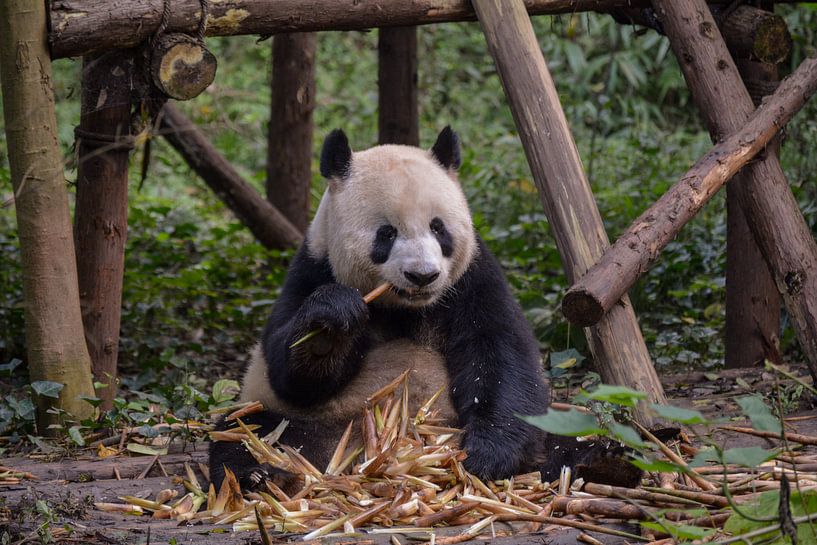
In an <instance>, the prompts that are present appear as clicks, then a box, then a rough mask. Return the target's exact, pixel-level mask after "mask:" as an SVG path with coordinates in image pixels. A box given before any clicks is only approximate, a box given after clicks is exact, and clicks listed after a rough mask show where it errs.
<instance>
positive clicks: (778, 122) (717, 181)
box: [562, 59, 817, 326]
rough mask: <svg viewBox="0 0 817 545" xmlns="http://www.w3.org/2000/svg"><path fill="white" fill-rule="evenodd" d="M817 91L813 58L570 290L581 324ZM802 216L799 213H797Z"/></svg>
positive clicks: (570, 310) (573, 317)
mask: <svg viewBox="0 0 817 545" xmlns="http://www.w3.org/2000/svg"><path fill="white" fill-rule="evenodd" d="M816 91H817V59H807V60H805V61H803V64H802V65H800V67H799V68H798V69H797V71H796V72H795V73H794V74H792V75H791V76H789V78H787V79H786V80H785V81H784V82H783V83H781V84H780V87H779V88H778V89H777V91H776V92H775V93H774V95H772V96H771V97H769V98H768V99H767V100H766V101H765V102H764V103H763V105H761V107H760V108H759V109H758V110H757V111H756V112H755V113H754V114H753V115H752V116H751V118H750V119H749V120H748V121H746V123H745V124H744V125H743V126H742V128H741V129H740V130H738V131H736V132H735V133H734V134H732V135H731V136H729V137H728V138H727V139H726V140H723V141H722V142H721V143H719V144H718V145H716V146H715V147H714V148H712V150H711V151H709V153H707V154H706V155H704V156H703V157H702V158H701V159H700V160H699V161H698V162H697V163H695V165H694V166H693V167H692V168H691V169H690V170H689V171H688V172H687V173H686V174H684V176H683V177H682V178H681V179H680V180H679V181H678V182H677V183H676V184H675V185H673V186H672V187H671V188H670V189H669V190H667V192H666V193H664V195H662V196H661V198H660V199H658V201H656V202H655V204H653V205H652V206H651V207H650V208H648V209H647V210H646V211H645V212H644V213H642V214H641V215H640V216H639V217H638V219H636V220H635V221H634V222H633V223H632V225H631V226H630V228H629V229H627V231H625V233H624V234H622V235H621V236H620V237H619V239H618V240H617V241H616V242H615V244H613V246H612V247H610V248H609V249H608V250H607V251H606V252H605V253H604V256H602V258H601V259H600V260H599V261H598V262H597V263H596V264H595V265H594V266H593V267H592V268H591V269H590V270H589V271H588V272H587V274H586V275H584V276H583V277H582V278H581V279H579V281H578V282H576V283H575V284H574V285H573V287H571V288H570V290H568V292H567V294H566V295H565V298H564V301H563V303H562V311H563V312H564V314H565V316H566V317H567V319H568V320H570V321H571V322H572V323H574V324H576V325H581V326H588V325H592V324H594V323H596V322H597V321H599V320H600V319H601V318H602V317H603V316H604V314H605V313H606V312H608V311H610V310H611V309H614V308H615V307H616V303H617V301H618V300H619V298H621V297H622V296H624V295H626V293H627V290H629V289H630V287H632V285H633V284H634V283H635V281H636V280H637V279H638V277H639V276H641V274H643V273H644V272H646V271H647V270H648V269H649V267H650V265H652V263H653V262H654V261H655V260H656V259H657V258H658V256H659V254H660V252H661V250H662V249H664V247H666V245H667V244H668V243H669V242H670V241H671V240H672V239H674V238H675V236H676V235H677V234H678V231H680V229H681V228H682V227H683V226H684V225H686V223H687V222H689V220H691V219H692V218H693V217H694V216H695V214H697V213H698V212H699V211H700V209H701V208H703V206H704V205H705V204H706V203H707V202H708V201H709V199H710V198H712V196H713V195H715V193H717V191H718V190H719V189H720V188H721V187H722V186H723V184H725V183H726V182H727V180H729V179H730V178H731V177H732V176H733V175H735V173H736V172H738V170H740V169H741V168H742V167H743V166H744V165H746V164H747V163H749V161H750V160H751V159H753V158H754V157H755V156H756V155H757V154H758V153H759V152H761V151H762V150H763V149H764V148H765V146H766V145H767V144H768V143H769V141H770V140H771V139H772V137H774V135H775V134H777V133H778V131H779V130H780V129H781V128H783V126H784V125H785V124H786V123H787V122H788V121H789V120H790V119H791V117H792V116H793V115H794V114H795V113H796V112H798V111H799V110H800V108H802V107H803V105H804V104H805V103H806V100H807V99H808V98H809V97H810V96H811V95H813V94H814V93H815V92H816ZM797 215H798V216H800V214H799V212H798V213H797Z"/></svg>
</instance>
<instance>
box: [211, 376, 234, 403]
mask: <svg viewBox="0 0 817 545" xmlns="http://www.w3.org/2000/svg"><path fill="white" fill-rule="evenodd" d="M240 391H241V386H240V385H239V384H238V382H237V381H235V380H230V379H222V380H219V381H217V382H216V383H215V384H213V401H215V402H216V403H222V402H224V401H230V400H231V399H234V398H235V397H236V396H237V395H238V393H239V392H240Z"/></svg>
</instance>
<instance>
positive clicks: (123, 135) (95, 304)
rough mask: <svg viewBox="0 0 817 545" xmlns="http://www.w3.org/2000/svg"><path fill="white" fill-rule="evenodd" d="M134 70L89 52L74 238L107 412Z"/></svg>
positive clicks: (115, 345) (112, 384) (129, 62)
mask: <svg viewBox="0 0 817 545" xmlns="http://www.w3.org/2000/svg"><path fill="white" fill-rule="evenodd" d="M135 72H138V70H136V69H135V67H134V60H133V57H131V56H129V55H127V54H126V53H123V52H121V51H112V52H109V53H104V54H102V55H99V56H96V57H87V58H86V59H85V61H84V63H83V70H82V110H81V112H80V118H79V129H78V130H77V131H76V135H77V149H78V150H79V154H78V165H77V188H76V192H77V198H76V206H75V209H74V244H75V246H76V253H77V274H78V278H79V297H80V304H81V307H82V323H83V326H84V327H85V342H86V344H87V345H88V351H89V352H90V354H91V363H92V370H93V374H94V380H95V381H96V382H99V383H102V384H105V385H106V386H104V387H101V388H99V389H97V391H96V395H97V397H98V398H100V399H102V404H101V405H100V409H101V410H103V411H106V410H108V409H111V408H112V407H113V399H114V397H115V396H116V391H117V385H116V384H117V378H116V377H117V372H116V362H117V356H118V354H119V319H120V315H121V306H122V279H123V274H124V271H125V240H126V238H127V232H128V158H129V154H130V151H131V149H133V138H132V137H131V106H132V98H131V81H133V78H134V77H136V76H137V74H135Z"/></svg>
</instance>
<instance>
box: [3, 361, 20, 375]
mask: <svg viewBox="0 0 817 545" xmlns="http://www.w3.org/2000/svg"><path fill="white" fill-rule="evenodd" d="M21 363H23V360H19V359H17V358H12V359H11V361H9V362H8V363H3V364H0V373H2V372H3V371H8V372H9V374H11V373H13V372H14V370H15V369H17V367H18V366H19V365H20V364H21Z"/></svg>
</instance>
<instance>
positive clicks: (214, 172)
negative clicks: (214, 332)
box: [161, 103, 303, 248]
mask: <svg viewBox="0 0 817 545" xmlns="http://www.w3.org/2000/svg"><path fill="white" fill-rule="evenodd" d="M161 132H162V135H163V136H164V137H165V138H166V139H167V141H168V142H170V145H171V146H173V147H174V148H175V149H176V151H178V152H179V154H180V155H181V156H182V157H183V158H184V160H185V161H187V164H188V165H190V167H191V168H192V169H193V170H195V171H196V174H198V175H199V176H201V179H202V180H204V182H205V183H206V184H207V185H208V186H210V188H211V189H212V190H213V191H215V193H216V195H218V197H219V198H220V199H221V200H222V201H224V204H226V205H227V206H228V207H229V208H230V210H232V211H233V213H234V214H235V215H236V216H237V217H238V219H239V220H241V222H242V223H243V224H244V225H246V226H247V228H248V229H249V230H250V231H252V234H253V235H255V238H257V239H258V241H259V242H260V243H261V244H263V245H264V246H266V247H268V248H287V247H290V246H296V245H298V244H300V243H301V240H303V233H302V232H301V231H299V230H298V228H297V227H295V226H294V225H292V223H291V222H290V221H289V220H288V219H287V218H286V216H284V215H283V214H282V213H281V212H280V211H279V210H278V209H277V208H275V207H274V206H273V205H272V204H270V202H269V201H267V200H266V199H264V198H263V197H262V196H261V195H259V194H258V191H256V190H255V188H253V187H252V186H251V185H250V184H248V183H247V182H246V181H244V179H243V178H242V177H241V175H240V174H239V173H238V172H236V170H235V168H233V166H232V165H231V164H230V163H229V162H228V161H227V160H226V159H225V158H224V157H223V156H222V155H221V154H220V153H219V152H218V151H217V150H216V149H215V148H214V147H213V145H212V144H211V143H210V142H209V141H208V140H207V138H205V136H204V135H203V134H202V133H201V131H200V130H199V128H198V127H196V125H194V124H193V122H192V121H190V120H189V119H188V118H187V117H186V116H185V115H184V114H183V113H182V112H180V111H179V109H178V108H176V107H175V106H174V105H173V104H171V103H168V104H165V106H164V108H163V109H162V113H161Z"/></svg>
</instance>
